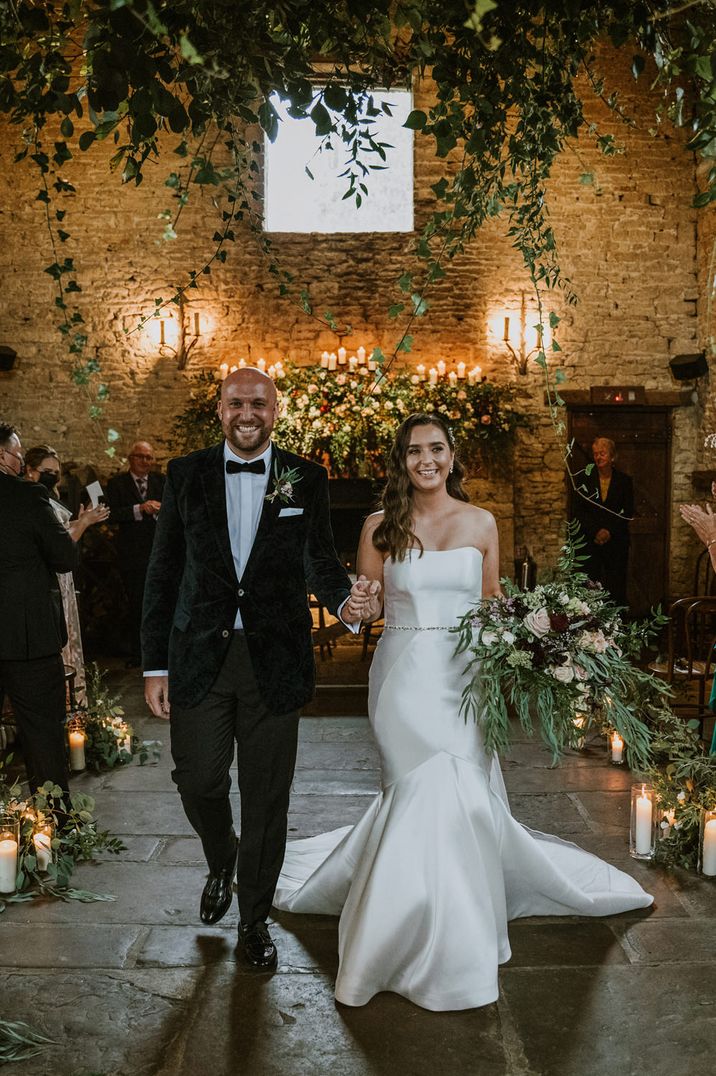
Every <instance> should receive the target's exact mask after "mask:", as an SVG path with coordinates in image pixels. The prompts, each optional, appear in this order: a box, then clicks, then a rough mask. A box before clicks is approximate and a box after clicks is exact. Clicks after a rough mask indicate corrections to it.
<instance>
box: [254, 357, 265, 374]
mask: <svg viewBox="0 0 716 1076" xmlns="http://www.w3.org/2000/svg"><path fill="white" fill-rule="evenodd" d="M256 369H257V370H260V371H261V373H262V374H265V373H266V359H259V361H258V362H257V363H256Z"/></svg>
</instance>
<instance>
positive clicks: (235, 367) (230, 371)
mask: <svg viewBox="0 0 716 1076" xmlns="http://www.w3.org/2000/svg"><path fill="white" fill-rule="evenodd" d="M234 370H238V366H236V365H234V366H232V367H230V369H229V373H230V374H233V372H234Z"/></svg>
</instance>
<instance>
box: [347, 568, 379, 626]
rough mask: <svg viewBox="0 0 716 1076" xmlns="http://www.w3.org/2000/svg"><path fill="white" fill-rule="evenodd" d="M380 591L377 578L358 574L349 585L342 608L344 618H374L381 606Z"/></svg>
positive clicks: (354, 619) (353, 619)
mask: <svg viewBox="0 0 716 1076" xmlns="http://www.w3.org/2000/svg"><path fill="white" fill-rule="evenodd" d="M380 591H381V586H380V583H379V582H378V580H377V579H372V580H371V579H368V578H367V576H365V575H361V576H359V577H358V579H357V580H356V582H355V583H354V584H353V586H352V587H351V593H350V597H349V599H348V601H347V602H346V604H345V606H344V608H343V612H344V614H345V615H346V619H349V620H351V621H356V620H376V619H377V617H378V616H379V615H380V610H381V606H382V601H381V597H380Z"/></svg>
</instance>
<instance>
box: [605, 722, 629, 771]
mask: <svg viewBox="0 0 716 1076" xmlns="http://www.w3.org/2000/svg"><path fill="white" fill-rule="evenodd" d="M607 758H608V759H609V761H610V762H611V764H612V766H623V765H624V763H625V761H626V759H625V758H624V740H623V739H622V737H621V736H620V735H619V733H618V732H617V731H616V730H615V729H612V730H611V731H610V732H609V733H608V734H607Z"/></svg>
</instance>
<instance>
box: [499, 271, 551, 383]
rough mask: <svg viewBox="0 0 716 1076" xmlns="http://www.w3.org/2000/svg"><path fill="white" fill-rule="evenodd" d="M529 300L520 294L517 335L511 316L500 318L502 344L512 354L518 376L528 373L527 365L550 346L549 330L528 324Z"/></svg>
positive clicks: (523, 294) (506, 315) (522, 293)
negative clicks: (533, 357) (534, 356)
mask: <svg viewBox="0 0 716 1076" xmlns="http://www.w3.org/2000/svg"><path fill="white" fill-rule="evenodd" d="M527 313H528V311H527V300H526V297H525V293H524V291H522V292H520V314H519V321H518V323H517V333H515V331H514V325H513V324H512V322H514V321H515V320H517V319H514V318H511V317H510V315H509V314H504V315H503V316H501V317H500V321H501V322H502V336H501V339H502V342H503V344H504V345H505V347H506V348H507V350H508V351H509V353H510V358H511V359H512V362H513V363H514V366H515V368H516V370H517V372H518V374H521V375H523V376H524V375H525V374H526V373H527V363H528V362H529V361H530V359H531V358H532V356H533V355H536V354H537V353H538V352H539V351H543V350H544V349H545V348H546V347H549V344H550V333H549V330H547V331H544V330H543V328H542V326H541V325H536V326H534V325H528V324H527ZM495 335H498V333H495Z"/></svg>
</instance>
